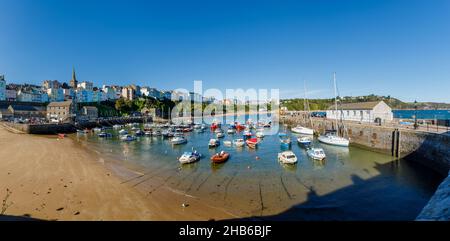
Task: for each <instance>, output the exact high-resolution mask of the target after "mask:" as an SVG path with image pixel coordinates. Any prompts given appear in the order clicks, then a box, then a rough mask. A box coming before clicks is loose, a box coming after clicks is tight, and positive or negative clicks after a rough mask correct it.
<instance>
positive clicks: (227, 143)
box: [223, 141, 233, 146]
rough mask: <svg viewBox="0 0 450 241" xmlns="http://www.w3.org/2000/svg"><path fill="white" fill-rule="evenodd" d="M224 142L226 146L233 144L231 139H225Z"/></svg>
mask: <svg viewBox="0 0 450 241" xmlns="http://www.w3.org/2000/svg"><path fill="white" fill-rule="evenodd" d="M223 144H224V145H225V146H231V145H232V144H233V143H232V142H231V141H224V142H223Z"/></svg>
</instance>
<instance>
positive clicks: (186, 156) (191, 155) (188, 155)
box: [178, 151, 202, 164]
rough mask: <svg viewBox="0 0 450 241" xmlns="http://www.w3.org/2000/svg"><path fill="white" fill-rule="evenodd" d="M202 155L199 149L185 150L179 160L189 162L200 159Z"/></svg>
mask: <svg viewBox="0 0 450 241" xmlns="http://www.w3.org/2000/svg"><path fill="white" fill-rule="evenodd" d="M201 157H202V155H201V154H200V153H198V152H197V151H191V152H185V153H183V155H181V157H180V158H179V159H178V161H180V163H181V164H188V163H193V162H196V161H198V160H200V158H201Z"/></svg>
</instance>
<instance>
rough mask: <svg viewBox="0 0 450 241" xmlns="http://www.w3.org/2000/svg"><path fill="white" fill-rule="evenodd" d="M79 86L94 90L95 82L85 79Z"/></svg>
mask: <svg viewBox="0 0 450 241" xmlns="http://www.w3.org/2000/svg"><path fill="white" fill-rule="evenodd" d="M78 88H82V89H85V90H90V91H92V90H94V83H92V82H89V81H83V82H81V83H79V84H78Z"/></svg>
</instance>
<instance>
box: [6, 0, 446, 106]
mask: <svg viewBox="0 0 450 241" xmlns="http://www.w3.org/2000/svg"><path fill="white" fill-rule="evenodd" d="M0 10H1V14H0V31H1V32H0V73H3V74H6V79H7V82H17V83H23V82H29V83H35V84H40V83H41V82H42V80H45V79H57V80H60V81H68V80H70V77H71V70H72V66H75V68H76V70H77V75H78V77H79V79H81V80H89V81H93V82H94V83H95V84H96V85H101V84H123V85H125V84H129V83H136V84H139V85H148V86H152V87H157V88H161V89H175V88H189V89H192V88H193V82H192V81H193V80H203V81H204V88H220V89H225V88H244V89H247V88H279V89H280V93H281V95H282V97H285V98H286V97H302V96H303V80H306V83H307V87H308V90H309V95H310V97H331V96H332V94H333V92H332V72H334V71H336V72H337V79H338V85H339V89H340V92H341V94H342V95H364V94H371V93H374V94H380V95H391V96H394V97H399V98H400V99H402V100H404V101H413V100H415V99H417V100H418V101H443V102H450V1H448V0H430V1H425V0H422V1H414V0H403V1H400V0H398V1H393V0H392V1H383V0H355V1H345V0H339V1H337V0H336V1H321V0H310V1H283V2H282V1H261V0H258V1H256V0H255V1H233V0H226V1H219V0H208V1H194V0H189V1H188V0H186V1H181V0H180V1H170V0H169V1H133V0H127V1H114V0H108V1H100V0H98V1H95V0H93V1H91V0H39V1H36V0H0Z"/></svg>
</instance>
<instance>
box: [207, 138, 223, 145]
mask: <svg viewBox="0 0 450 241" xmlns="http://www.w3.org/2000/svg"><path fill="white" fill-rule="evenodd" d="M219 145H220V142H219V140H217V139H211V140H209V142H208V146H209V147H217V146H219Z"/></svg>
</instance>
